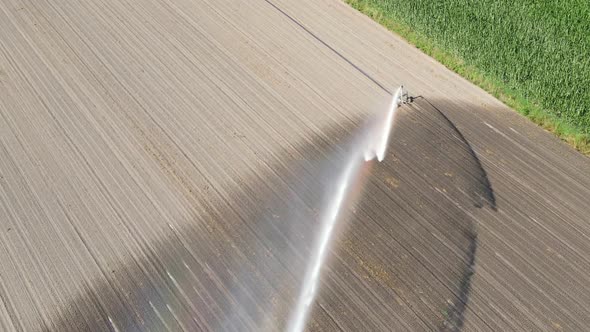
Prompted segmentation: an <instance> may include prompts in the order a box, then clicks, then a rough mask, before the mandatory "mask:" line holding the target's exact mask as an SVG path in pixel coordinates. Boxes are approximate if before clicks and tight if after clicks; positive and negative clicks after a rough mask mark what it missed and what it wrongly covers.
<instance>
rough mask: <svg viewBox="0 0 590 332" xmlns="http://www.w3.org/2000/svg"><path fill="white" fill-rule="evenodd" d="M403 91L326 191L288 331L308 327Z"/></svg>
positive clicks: (363, 133)
mask: <svg viewBox="0 0 590 332" xmlns="http://www.w3.org/2000/svg"><path fill="white" fill-rule="evenodd" d="M402 94H403V88H402V87H400V88H399V89H398V90H397V91H396V93H395V94H394V96H393V98H392V101H391V104H390V108H389V110H387V112H385V111H384V112H383V113H382V114H379V115H378V116H376V118H375V119H374V120H373V121H371V122H369V123H370V124H369V125H367V126H365V128H364V130H362V131H361V132H360V133H359V134H358V136H357V138H356V140H355V141H353V142H352V143H351V145H350V149H349V151H347V152H348V153H347V157H345V158H344V160H343V167H342V170H341V171H340V172H341V173H340V174H339V175H338V176H337V177H336V178H335V183H334V184H333V185H332V186H330V187H328V188H333V189H334V190H331V191H326V192H325V193H324V196H325V197H326V204H325V206H324V207H322V210H321V211H320V215H321V218H320V225H319V228H320V229H319V236H318V238H317V240H316V243H315V244H314V249H313V251H312V252H311V255H310V256H309V261H308V263H307V272H306V274H305V278H304V279H303V284H302V285H301V292H300V294H299V299H298V301H297V304H296V305H295V307H294V309H293V311H292V314H291V319H290V321H289V325H288V328H287V331H289V332H300V331H303V329H304V328H305V323H306V322H307V316H308V314H309V310H310V308H311V305H312V303H313V301H314V299H315V295H316V292H317V288H318V283H319V279H320V272H321V268H322V265H323V263H324V261H325V259H326V256H327V254H328V251H329V246H330V242H331V239H332V236H333V233H334V229H335V227H336V224H337V223H338V222H339V220H340V219H342V218H344V217H345V216H344V214H345V213H346V212H347V210H348V209H349V208H350V206H351V205H353V204H354V198H355V195H358V193H359V188H362V183H363V178H362V176H363V175H366V174H367V172H366V171H365V172H363V170H362V168H363V165H364V166H365V167H368V166H369V165H370V164H369V163H370V162H371V160H372V159H373V158H377V160H379V161H382V160H383V158H384V156H385V152H386V150H387V143H388V141H389V135H390V133H391V128H392V126H393V121H394V117H395V114H396V112H397V109H398V107H399V106H400V104H401V98H402Z"/></svg>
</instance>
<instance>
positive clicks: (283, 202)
mask: <svg viewBox="0 0 590 332" xmlns="http://www.w3.org/2000/svg"><path fill="white" fill-rule="evenodd" d="M357 127H358V126H356V125H350V126H348V127H342V126H340V127H334V128H327V129H326V130H325V131H324V133H325V135H323V136H322V137H316V138H314V139H313V141H310V142H307V143H305V144H302V145H299V146H297V147H294V148H293V149H292V150H290V151H286V152H285V154H284V155H283V156H282V157H280V158H277V160H276V161H275V163H273V164H272V167H271V169H272V171H268V172H265V173H264V174H256V175H255V176H252V179H251V181H248V182H246V183H242V184H241V185H240V186H238V187H237V188H234V190H232V192H231V194H229V195H226V196H225V197H224V198H225V200H224V201H223V203H219V204H216V205H210V204H209V203H207V201H206V200H200V199H199V198H198V197H196V198H194V204H195V206H197V205H198V206H200V207H202V208H200V209H195V211H199V212H198V213H197V212H195V214H194V219H193V220H189V221H186V220H185V221H183V223H181V224H189V225H191V226H190V227H182V228H176V227H173V226H170V228H169V231H167V232H166V234H162V235H161V240H160V241H157V242H156V243H143V244H142V250H143V252H144V253H145V254H144V257H143V258H141V259H130V260H129V262H128V263H127V264H125V265H124V266H115V267H113V268H109V269H108V272H109V273H106V278H103V279H101V280H100V281H96V282H93V283H92V284H87V285H85V286H86V287H85V288H86V292H85V293H84V294H80V295H79V297H77V299H75V301H73V302H72V303H69V304H68V305H67V306H66V307H64V308H59V315H56V317H54V318H52V320H51V321H50V322H47V324H46V325H47V328H46V330H47V331H109V330H111V331H117V330H118V331H143V330H154V331H161V330H166V329H169V330H181V329H186V330H265V329H266V330H279V329H280V327H283V326H284V325H285V323H286V322H285V320H286V318H287V317H288V313H289V308H290V307H291V306H292V304H293V302H294V299H295V297H296V291H297V288H298V285H299V283H300V280H301V279H302V276H303V272H304V266H305V265H304V263H305V257H307V255H308V254H309V248H310V245H311V242H312V241H311V240H312V239H313V238H314V235H315V230H317V229H318V227H317V223H318V221H317V216H318V213H319V211H320V208H321V206H322V205H323V204H324V203H323V202H324V201H325V199H326V197H323V196H322V193H323V192H324V191H325V189H326V188H328V187H329V186H331V185H333V183H332V180H333V178H334V175H335V174H337V173H338V170H339V169H341V167H342V165H343V163H344V161H343V160H344V157H345V155H346V147H347V146H348V144H349V143H350V137H351V133H352V132H354V131H355V129H356V128H357ZM366 172H367V174H368V176H367V180H366V183H365V185H364V186H363V187H362V188H360V187H358V188H355V189H354V190H358V191H359V192H360V195H359V197H360V198H359V200H358V201H357V202H356V203H355V204H354V205H353V206H351V207H350V213H349V217H348V218H346V220H344V221H343V222H342V224H343V227H341V229H340V230H339V233H338V237H337V239H336V240H335V241H334V245H333V247H332V250H331V258H330V260H329V262H328V263H327V265H326V267H325V269H324V274H323V279H322V284H321V287H320V292H319V295H318V299H317V301H316V302H317V303H316V304H315V307H314V310H313V312H312V315H311V320H310V322H309V327H310V328H311V329H313V330H334V329H337V328H340V329H344V330H353V331H354V330H356V331H360V330H367V331H369V330H370V331H377V330H400V329H407V328H410V329H424V328H428V329H439V330H445V331H454V330H460V329H461V327H462V325H463V317H464V313H465V311H466V308H467V304H468V301H469V290H470V285H471V277H472V275H473V274H474V271H475V263H476V250H477V230H476V221H475V218H476V217H475V215H476V214H477V213H478V212H477V210H480V208H482V207H484V206H488V207H489V208H491V209H492V210H495V208H496V205H495V199H494V194H493V191H492V188H491V186H490V183H489V181H488V178H487V176H486V172H485V171H484V169H483V168H482V166H481V164H480V162H479V160H478V158H477V156H476V154H475V153H474V152H473V150H472V149H471V147H470V145H469V143H468V142H467V141H466V140H465V138H464V137H463V135H461V133H460V132H459V130H457V128H456V127H455V126H454V125H453V123H452V122H451V121H449V120H448V118H447V117H446V116H445V115H444V113H442V112H441V111H440V110H438V109H437V108H436V107H434V105H433V104H431V103H430V102H428V101H427V100H425V99H417V100H416V101H415V102H414V103H413V104H410V105H406V106H404V107H403V108H401V109H400V114H399V117H398V120H397V122H396V124H395V127H394V130H393V136H392V139H391V140H390V148H389V150H388V155H387V156H386V158H385V161H384V162H382V163H377V164H374V165H372V169H370V170H368V169H367V170H366ZM481 211H483V210H481ZM479 213H481V212H479ZM105 269H106V268H105Z"/></svg>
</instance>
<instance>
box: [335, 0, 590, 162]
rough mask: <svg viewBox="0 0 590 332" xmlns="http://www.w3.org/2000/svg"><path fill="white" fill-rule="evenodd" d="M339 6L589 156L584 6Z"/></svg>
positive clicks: (453, 2)
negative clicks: (395, 36) (352, 10)
mask: <svg viewBox="0 0 590 332" xmlns="http://www.w3.org/2000/svg"><path fill="white" fill-rule="evenodd" d="M344 1H345V2H346V3H348V4H349V5H351V6H352V7H354V8H355V9H357V10H359V11H360V12H362V13H364V14H365V15H367V16H369V17H370V18H372V19H373V20H375V21H376V22H378V23H380V24H381V25H383V26H384V27H386V28H387V29H389V30H390V31H393V32H395V33H397V34H398V35H400V36H401V37H403V38H404V39H406V40H407V41H408V42H410V43H411V44H414V45H415V46H416V47H417V48H419V49H420V50H422V51H423V52H424V53H426V54H428V55H429V56H431V57H433V58H434V59H436V60H437V61H439V62H440V63H442V64H443V65H444V66H446V67H447V68H449V69H451V70H453V71H454V72H456V73H458V74H459V75H461V76H463V77H465V78H466V79H468V80H470V81H471V82H473V83H474V84H476V85H478V86H480V87H481V88H483V89H484V90H486V91H488V92H489V93H490V94H492V95H493V96H495V97H496V98H498V99H499V100H501V101H502V102H503V103H505V104H506V105H508V106H509V107H511V108H513V109H515V110H516V111H517V112H519V113H521V114H523V115H525V116H527V117H528V118H529V119H531V120H532V121H533V122H535V123H537V124H538V125H540V126H541V127H543V128H545V129H547V130H549V131H551V132H553V133H554V134H555V135H557V136H558V137H559V138H561V139H562V140H564V141H566V142H567V143H569V144H570V145H572V146H573V147H574V148H576V149H577V150H579V151H580V152H582V153H584V154H586V155H590V109H589V108H590V1H586V0H584V1H578V0H565V1H563V2H562V3H560V4H559V6H558V5H556V4H553V2H552V1H541V2H538V1H534V0H531V1H527V0H523V1H520V2H516V3H514V2H512V1H511V0H510V1H509V0H501V1H496V0H448V1H431V0H413V1H407V0H344Z"/></svg>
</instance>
